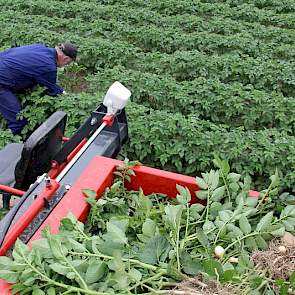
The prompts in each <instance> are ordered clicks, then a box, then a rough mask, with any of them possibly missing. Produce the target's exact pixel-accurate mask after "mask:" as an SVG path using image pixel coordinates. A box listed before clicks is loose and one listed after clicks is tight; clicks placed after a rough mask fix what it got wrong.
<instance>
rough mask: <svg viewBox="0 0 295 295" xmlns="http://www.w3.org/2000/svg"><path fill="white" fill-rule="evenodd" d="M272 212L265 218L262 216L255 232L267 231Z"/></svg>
mask: <svg viewBox="0 0 295 295" xmlns="http://www.w3.org/2000/svg"><path fill="white" fill-rule="evenodd" d="M272 218H273V212H272V211H271V212H268V213H267V214H266V215H265V216H263V217H262V218H261V219H260V221H259V222H258V224H257V227H256V231H259V232H261V231H264V230H265V229H267V228H268V227H269V226H270V225H271V222H272Z"/></svg>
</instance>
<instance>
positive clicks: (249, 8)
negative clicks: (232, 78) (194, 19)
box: [98, 0, 295, 29]
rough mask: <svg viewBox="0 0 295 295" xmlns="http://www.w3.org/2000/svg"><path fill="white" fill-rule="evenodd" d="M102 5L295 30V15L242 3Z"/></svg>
mask: <svg viewBox="0 0 295 295" xmlns="http://www.w3.org/2000/svg"><path fill="white" fill-rule="evenodd" d="M98 2H99V3H100V4H106V5H110V4H112V5H118V4H121V5H126V6H128V7H144V8H148V9H150V10H152V11H154V10H155V11H158V12H160V13H161V14H164V15H178V14H202V15H207V16H208V17H210V16H212V15H214V16H216V15H218V16H223V17H227V18H231V19H234V20H240V19H241V20H244V21H247V22H259V23H262V24H264V25H272V26H278V27H283V28H292V29H293V28H294V27H295V24H294V21H293V19H294V13H293V12H291V13H285V14H277V13H276V12H275V11H271V10H268V9H259V8H257V7H255V5H254V4H252V3H251V4H247V3H241V4H240V5H238V6H231V5H229V4H227V3H220V2H218V3H216V2H214V3H207V2H205V3H204V2H201V1H194V2H193V3H192V2H188V1H186V0H163V1H160V2H159V1H157V0H151V1H148V2H143V1H141V0H136V1H134V0H101V1H98Z"/></svg>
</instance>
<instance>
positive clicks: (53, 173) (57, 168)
mask: <svg viewBox="0 0 295 295" xmlns="http://www.w3.org/2000/svg"><path fill="white" fill-rule="evenodd" d="M86 142H87V139H86V138H84V139H83V140H82V141H81V142H80V143H79V144H78V145H77V146H76V147H75V149H74V150H73V151H72V152H71V153H70V154H69V155H68V156H67V159H66V161H65V162H64V163H62V164H61V165H59V164H58V163H57V162H56V161H54V160H53V161H52V162H51V169H50V170H49V172H48V175H49V176H50V177H51V178H56V177H57V176H58V175H59V173H60V172H61V171H62V170H63V169H64V168H65V167H66V166H67V164H68V163H69V162H70V161H71V160H72V159H73V158H74V157H75V156H76V154H77V153H78V152H79V151H80V149H81V148H82V147H83V145H85V143H86Z"/></svg>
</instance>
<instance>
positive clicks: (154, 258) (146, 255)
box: [138, 235, 171, 265]
mask: <svg viewBox="0 0 295 295" xmlns="http://www.w3.org/2000/svg"><path fill="white" fill-rule="evenodd" d="M170 248H171V246H170V243H169V242H168V240H167V239H166V238H165V237H163V236H161V235H155V236H154V237H152V238H151V239H150V240H148V242H147V243H146V244H144V246H143V248H142V249H141V250H140V251H139V253H138V259H139V260H140V261H142V262H145V263H149V264H152V265H155V264H157V263H159V262H164V261H165V260H166V258H167V257H168V254H169V251H170Z"/></svg>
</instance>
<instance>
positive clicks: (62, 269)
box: [49, 262, 70, 275]
mask: <svg viewBox="0 0 295 295" xmlns="http://www.w3.org/2000/svg"><path fill="white" fill-rule="evenodd" d="M49 267H50V268H51V269H52V270H53V271H55V272H56V273H59V274H61V275H66V274H67V273H68V272H69V270H70V267H69V266H65V265H63V264H61V263H57V262H56V263H51V264H49Z"/></svg>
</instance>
